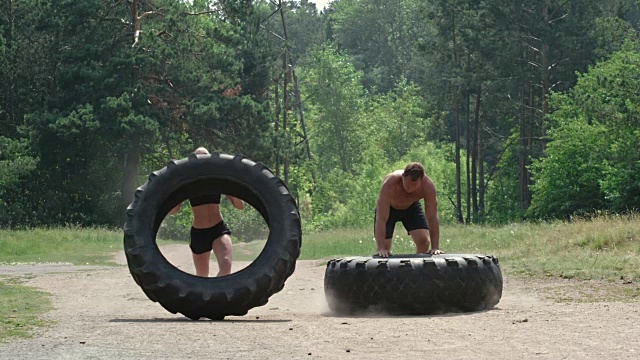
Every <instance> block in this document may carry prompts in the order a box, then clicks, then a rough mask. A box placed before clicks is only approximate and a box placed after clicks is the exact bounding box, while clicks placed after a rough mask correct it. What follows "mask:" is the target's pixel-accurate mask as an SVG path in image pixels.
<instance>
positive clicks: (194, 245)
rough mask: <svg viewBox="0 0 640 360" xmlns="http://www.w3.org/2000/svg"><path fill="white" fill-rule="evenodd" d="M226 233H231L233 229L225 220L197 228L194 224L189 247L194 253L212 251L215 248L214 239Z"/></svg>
mask: <svg viewBox="0 0 640 360" xmlns="http://www.w3.org/2000/svg"><path fill="white" fill-rule="evenodd" d="M224 234H227V235H231V231H230V230H229V228H228V227H227V224H225V223H224V221H220V222H219V223H217V224H216V225H214V226H212V227H209V228H204V229H196V228H194V227H193V226H192V227H191V243H190V244H189V247H190V248H191V251H193V253H194V254H204V253H206V252H207V251H211V250H212V249H213V247H212V245H213V241H214V240H215V239H217V238H219V237H220V236H222V235H224Z"/></svg>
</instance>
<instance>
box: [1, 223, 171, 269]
mask: <svg viewBox="0 0 640 360" xmlns="http://www.w3.org/2000/svg"><path fill="white" fill-rule="evenodd" d="M123 236H124V235H123V233H122V231H120V230H110V229H102V228H86V229H83V228H49V229H45V228H37V229H30V230H0V264H15V263H58V262H65V263H72V264H74V265H114V262H113V259H112V258H113V253H114V252H116V251H122V250H123ZM158 243H159V244H160V245H162V244H167V243H174V242H171V241H159V242H158Z"/></svg>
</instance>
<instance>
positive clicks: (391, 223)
mask: <svg viewBox="0 0 640 360" xmlns="http://www.w3.org/2000/svg"><path fill="white" fill-rule="evenodd" d="M420 199H424V204H425V209H426V216H425V211H424V210H422V206H420ZM398 221H402V225H404V228H405V229H406V230H407V232H408V234H409V235H411V238H412V239H413V242H414V243H415V244H416V253H418V254H424V253H428V254H433V255H437V254H442V253H443V252H442V251H441V250H440V247H439V245H440V220H439V218H438V198H437V194H436V186H435V184H434V183H433V181H431V179H430V178H429V176H427V175H426V173H425V170H424V166H422V164H420V163H418V162H412V163H409V164H408V165H407V166H406V167H405V169H404V170H396V171H394V172H392V173H390V174H388V175H387V176H385V178H384V180H383V181H382V186H381V189H380V194H379V195H378V202H377V205H376V212H375V220H374V237H375V240H376V247H377V250H376V252H377V255H378V256H382V257H388V256H389V255H390V254H391V241H392V238H393V230H394V228H395V224H396V222H398ZM429 237H431V241H430V240H429ZM430 244H431V250H429V245H430Z"/></svg>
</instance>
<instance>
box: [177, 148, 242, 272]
mask: <svg viewBox="0 0 640 360" xmlns="http://www.w3.org/2000/svg"><path fill="white" fill-rule="evenodd" d="M193 153H194V154H196V155H209V151H208V150H207V149H206V148H204V147H199V148H197V149H196V150H195V151H194V152H193ZM227 199H229V201H231V203H232V204H233V206H234V207H235V208H237V209H240V210H242V209H244V201H242V200H240V199H238V198H236V197H233V196H229V195H227ZM189 202H190V203H191V211H192V212H193V223H192V225H191V242H190V244H189V247H190V248H191V253H192V256H193V264H194V266H195V268H196V275H198V276H203V277H207V276H209V259H210V257H211V251H213V253H214V254H215V256H216V259H217V260H218V267H219V271H218V275H217V276H224V275H229V274H230V273H231V265H232V261H233V248H232V243H231V231H230V230H229V228H228V227H227V225H226V224H225V222H224V220H223V219H222V213H221V212H220V194H218V193H210V194H205V195H201V196H196V197H193V198H191V199H189ZM180 205H181V204H178V205H177V206H176V207H174V208H173V209H171V211H169V215H174V214H177V213H178V211H180Z"/></svg>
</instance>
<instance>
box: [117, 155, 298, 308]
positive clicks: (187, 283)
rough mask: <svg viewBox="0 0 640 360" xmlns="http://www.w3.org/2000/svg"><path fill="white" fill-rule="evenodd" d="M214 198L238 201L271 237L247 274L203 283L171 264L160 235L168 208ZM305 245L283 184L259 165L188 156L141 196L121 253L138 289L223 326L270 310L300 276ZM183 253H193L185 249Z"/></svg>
mask: <svg viewBox="0 0 640 360" xmlns="http://www.w3.org/2000/svg"><path fill="white" fill-rule="evenodd" d="M211 192H218V193H222V194H227V195H231V196H235V197H238V198H240V199H242V200H244V201H246V202H247V203H248V204H250V205H251V206H253V207H254V208H255V209H256V210H258V212H259V213H260V214H261V215H262V217H263V218H264V219H265V221H266V223H267V225H268V226H269V237H268V239H267V242H266V244H265V246H264V249H263V250H262V252H261V253H260V254H259V255H258V257H257V258H256V259H255V260H254V261H253V263H251V264H250V265H249V266H248V267H246V268H244V269H242V270H241V271H238V272H235V273H232V274H230V275H227V276H222V277H212V278H204V277H199V276H195V275H191V274H188V273H186V272H183V271H181V270H179V269H178V268H176V267H174V266H173V265H172V264H171V263H169V261H167V259H166V258H165V257H164V256H163V255H162V253H161V252H160V250H159V248H158V245H157V243H156V235H157V233H158V228H159V227H160V224H161V223H162V220H163V219H164V217H165V216H166V214H167V213H168V212H169V210H170V209H172V208H173V207H175V206H176V205H177V204H179V203H180V202H182V201H184V200H186V199H189V198H191V197H194V196H198V195H203V194H207V193H211ZM301 243H302V236H301V229H300V216H299V213H298V208H297V206H296V203H295V201H294V199H293V197H292V196H291V194H290V193H289V190H288V189H287V186H286V185H285V183H284V182H283V181H282V180H280V179H279V178H278V177H276V176H275V175H274V174H273V173H272V172H271V171H270V170H269V169H268V168H267V167H266V166H265V165H263V164H261V163H255V162H253V161H251V160H249V159H246V158H244V157H241V156H235V157H234V156H231V155H226V154H218V153H214V154H211V155H191V156H189V158H188V159H182V160H175V161H171V162H169V163H168V164H167V166H166V167H165V168H163V169H161V170H159V171H155V172H153V173H152V174H151V175H150V176H149V180H148V181H147V182H146V183H145V184H144V185H142V186H141V187H140V188H138V189H137V190H136V192H135V198H134V201H133V202H132V204H131V205H130V206H129V207H128V208H127V221H126V223H125V226H124V250H125V254H126V258H127V264H128V266H129V271H130V273H131V275H132V277H133V279H134V280H135V282H136V283H137V284H138V285H139V286H140V287H141V288H142V290H143V291H144V293H145V294H146V295H147V297H148V298H149V299H150V300H152V301H154V302H158V303H160V305H162V306H163V307H164V308H165V309H166V310H168V311H169V312H171V313H173V314H175V313H181V314H183V315H185V316H187V317H189V318H191V319H199V318H210V319H215V320H220V319H223V318H224V316H227V315H237V316H240V315H245V314H246V313H247V312H248V311H249V309H251V308H254V307H257V306H261V305H264V304H266V303H267V301H268V299H269V297H270V296H271V295H273V294H275V293H277V292H278V291H280V290H282V288H283V287H284V283H285V280H286V279H287V278H288V277H289V276H291V274H292V273H293V271H294V270H295V263H296V260H297V258H298V256H299V255H300V246H301ZM185 251H190V250H189V248H188V247H187V246H185Z"/></svg>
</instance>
